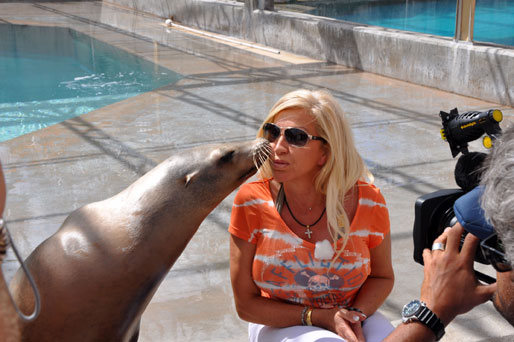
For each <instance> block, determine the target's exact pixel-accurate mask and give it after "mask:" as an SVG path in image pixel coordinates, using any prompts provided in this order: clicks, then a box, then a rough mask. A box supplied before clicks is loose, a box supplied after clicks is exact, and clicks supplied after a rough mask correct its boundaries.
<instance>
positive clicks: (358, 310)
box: [345, 306, 368, 318]
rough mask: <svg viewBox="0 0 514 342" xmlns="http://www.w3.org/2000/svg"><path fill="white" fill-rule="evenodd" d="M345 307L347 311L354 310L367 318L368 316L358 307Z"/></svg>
mask: <svg viewBox="0 0 514 342" xmlns="http://www.w3.org/2000/svg"><path fill="white" fill-rule="evenodd" d="M345 309H346V310H348V311H356V312H358V313H360V314H361V315H363V316H364V317H365V318H368V316H366V314H365V313H364V312H362V310H361V309H359V308H354V307H351V306H349V307H346V308H345Z"/></svg>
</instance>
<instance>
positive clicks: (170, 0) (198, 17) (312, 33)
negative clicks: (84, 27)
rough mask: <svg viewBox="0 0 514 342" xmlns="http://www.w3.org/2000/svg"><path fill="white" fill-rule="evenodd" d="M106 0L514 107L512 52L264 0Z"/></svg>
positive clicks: (278, 47) (312, 55) (289, 49)
mask: <svg viewBox="0 0 514 342" xmlns="http://www.w3.org/2000/svg"><path fill="white" fill-rule="evenodd" d="M104 1H105V0H104ZM108 2H111V3H116V4H118V5H122V6H126V7H130V8H135V9H136V10H139V11H143V12H147V13H152V14H154V15H157V16H160V17H163V18H169V17H172V18H173V20H174V21H176V22H178V23H180V24H182V25H186V26H190V27H194V28H199V29H202V30H206V31H210V32H216V33H221V34H225V35H229V36H234V37H238V38H242V39H246V40H249V41H253V42H257V43H260V44H264V45H267V46H270V47H274V48H277V49H281V50H285V51H289V52H293V53H297V54H300V55H305V56H309V57H313V58H318V59H324V60H327V61H330V62H335V63H338V64H343V65H346V66H350V67H355V68H358V69H361V70H364V71H369V72H373V73H376V74H380V75H385V76H388V77H392V78H396V79H401V80H405V81H408V82H412V83H416V84H421V85H426V86H429V87H434V88H438V89H441V90H444V91H449V92H454V93H457V94H461V95H467V96H471V97H475V98H479V99H483V100H486V101H491V102H496V103H500V104H505V105H509V106H514V48H503V47H499V46H492V45H484V44H477V43H475V44H470V43H465V42H459V43H456V42H454V41H453V40H452V39H450V38H445V37H434V36H429V35H423V34H413V33H409V32H402V31H397V30H392V29H385V28H380V27H373V26H366V25H362V24H353V23H347V22H342V21H338V20H333V19H329V18H323V17H315V16H309V15H303V14H300V13H292V12H277V11H265V10H259V9H255V8H257V7H258V6H259V5H260V4H261V3H263V2H264V1H263V0H246V3H240V2H227V1H214V0H109V1H108ZM260 6H261V7H262V5H260Z"/></svg>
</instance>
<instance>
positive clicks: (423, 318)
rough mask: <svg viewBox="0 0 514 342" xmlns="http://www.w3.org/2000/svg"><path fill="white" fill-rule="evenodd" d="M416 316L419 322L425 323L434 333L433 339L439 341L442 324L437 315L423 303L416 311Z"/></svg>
mask: <svg viewBox="0 0 514 342" xmlns="http://www.w3.org/2000/svg"><path fill="white" fill-rule="evenodd" d="M416 318H417V319H418V321H419V322H421V323H423V324H425V325H426V326H427V327H429V328H430V330H432V331H433V332H434V333H435V340H436V341H439V340H440V339H441V337H443V335H444V333H445V331H444V324H443V323H442V322H441V320H440V319H439V317H437V316H436V314H435V313H433V312H432V310H430V309H429V308H428V307H427V306H426V304H425V303H423V305H422V306H421V308H420V310H419V311H418V312H417V313H416Z"/></svg>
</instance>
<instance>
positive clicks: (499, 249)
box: [480, 233, 512, 272]
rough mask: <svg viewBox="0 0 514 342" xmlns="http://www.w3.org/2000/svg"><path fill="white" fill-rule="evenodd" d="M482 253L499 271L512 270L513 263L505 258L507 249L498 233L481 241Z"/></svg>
mask: <svg viewBox="0 0 514 342" xmlns="http://www.w3.org/2000/svg"><path fill="white" fill-rule="evenodd" d="M480 249H481V250H482V254H483V255H484V257H485V258H486V259H487V261H489V263H490V264H491V265H493V267H494V269H495V270H497V271H498V272H508V271H511V270H512V265H511V264H510V263H509V262H508V261H507V259H506V258H505V249H504V248H503V244H502V242H501V240H500V239H498V237H497V236H496V233H493V234H491V235H489V236H488V237H487V238H485V239H484V240H482V242H480Z"/></svg>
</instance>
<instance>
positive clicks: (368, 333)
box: [229, 89, 394, 342]
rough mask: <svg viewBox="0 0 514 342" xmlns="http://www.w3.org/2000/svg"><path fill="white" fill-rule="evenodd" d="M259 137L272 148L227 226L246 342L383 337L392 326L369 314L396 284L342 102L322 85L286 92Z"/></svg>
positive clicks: (381, 208) (381, 219) (379, 201)
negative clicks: (259, 177)
mask: <svg viewBox="0 0 514 342" xmlns="http://www.w3.org/2000/svg"><path fill="white" fill-rule="evenodd" d="M257 135H258V136H259V137H264V138H266V139H268V140H269V142H270V143H271V148H272V152H271V155H270V158H269V159H268V161H267V162H266V163H265V165H264V166H263V167H262V169H261V173H260V175H261V178H262V179H261V180H259V181H256V182H251V183H248V184H245V185H243V186H242V187H241V188H240V190H239V191H238V193H237V195H236V198H235V200H234V205H233V209H232V217H231V222H230V226H229V232H230V233H231V240H230V273H231V280H232V288H233V292H234V299H235V305H236V309H237V311H238V314H239V316H240V317H241V319H243V320H246V321H248V322H250V324H249V339H250V341H265V342H273V341H296V342H299V341H308V342H312V341H348V342H356V341H359V342H362V341H368V342H372V341H382V339H383V338H385V337H386V336H387V335H388V334H389V333H390V332H391V331H392V330H393V327H392V325H391V324H390V323H389V321H387V319H385V317H383V316H382V315H381V314H379V313H377V312H376V310H377V309H378V308H379V307H380V305H381V304H382V303H383V302H384V300H385V299H386V298H387V296H388V295H389V293H390V292H391V290H392V288H393V283H394V274H393V269H392V265H391V239H390V234H389V215H388V210H387V207H386V205H385V201H384V198H383V197H382V195H381V193H380V191H379V190H378V188H376V187H375V186H373V185H372V184H371V181H372V175H371V174H370V173H369V171H368V170H367V168H366V166H365V164H364V162H363V160H362V158H361V156H360V155H359V153H358V152H357V150H356V148H355V144H354V141H353V137H352V132H351V128H350V126H349V124H348V122H347V120H346V118H345V116H344V113H343V111H342V109H341V107H340V106H339V105H338V103H337V101H336V100H335V99H334V97H333V96H332V95H331V94H330V93H329V92H327V91H322V90H321V91H310V90H303V89H302V90H297V91H293V92H291V93H288V94H286V95H285V96H283V97H282V98H281V99H280V100H279V101H278V102H277V103H276V104H275V105H274V106H273V108H272V109H271V111H270V113H269V115H268V117H267V118H266V119H265V121H264V123H263V125H262V126H261V128H260V130H259V132H258V134H257ZM366 179H367V180H366Z"/></svg>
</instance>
